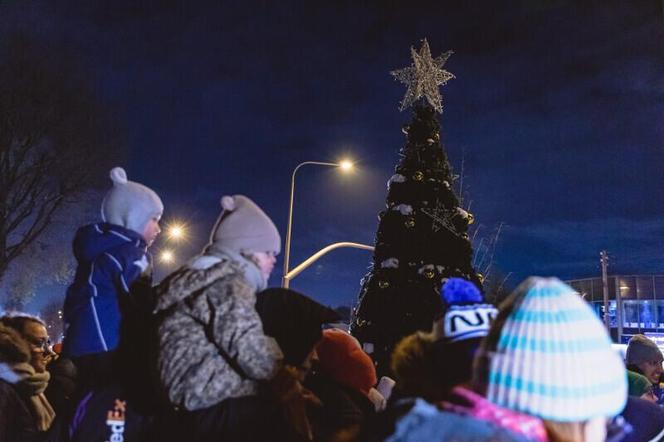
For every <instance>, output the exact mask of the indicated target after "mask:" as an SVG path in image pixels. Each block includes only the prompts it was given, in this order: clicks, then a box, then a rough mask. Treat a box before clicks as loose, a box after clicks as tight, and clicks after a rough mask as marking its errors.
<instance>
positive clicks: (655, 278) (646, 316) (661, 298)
mask: <svg viewBox="0 0 664 442" xmlns="http://www.w3.org/2000/svg"><path fill="white" fill-rule="evenodd" d="M566 282H567V283H568V284H569V285H571V286H572V287H574V289H576V290H577V291H578V292H579V293H580V294H581V296H582V297H583V298H584V299H585V300H586V301H588V303H589V304H590V305H591V306H592V307H593V310H595V312H596V313H597V315H598V316H599V317H600V319H602V320H604V298H603V295H602V278H601V277H597V278H586V279H573V280H569V281H566ZM608 289H609V290H608V292H609V309H608V315H609V327H610V329H611V337H612V338H613V340H614V342H618V343H626V342H627V341H628V340H629V338H631V337H632V336H633V335H635V334H637V333H642V334H645V335H647V336H648V337H651V338H652V339H653V340H655V341H656V342H657V343H658V344H660V345H664V275H612V276H609V277H608ZM616 294H619V296H616Z"/></svg>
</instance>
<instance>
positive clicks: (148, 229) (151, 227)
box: [143, 216, 161, 247]
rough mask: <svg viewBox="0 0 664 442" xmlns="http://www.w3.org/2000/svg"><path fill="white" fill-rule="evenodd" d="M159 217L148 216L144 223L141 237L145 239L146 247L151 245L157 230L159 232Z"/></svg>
mask: <svg viewBox="0 0 664 442" xmlns="http://www.w3.org/2000/svg"><path fill="white" fill-rule="evenodd" d="M159 218H160V217H158V216H155V217H152V218H150V221H148V223H147V224H146V225H145V229H143V238H144V239H145V242H147V243H148V247H150V246H151V245H152V243H153V242H154V240H155V239H157V235H159V232H161V227H159Z"/></svg>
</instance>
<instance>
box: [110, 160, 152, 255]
mask: <svg viewBox="0 0 664 442" xmlns="http://www.w3.org/2000/svg"><path fill="white" fill-rule="evenodd" d="M110 176H111V180H112V181H113V187H112V188H111V189H110V190H109V191H108V192H107V193H106V196H105V197H104V200H103V201H102V203H101V217H102V219H103V220H104V221H105V222H107V223H111V224H115V225H118V226H122V227H124V228H126V229H129V230H133V231H134V232H137V233H139V234H141V235H142V236H143V238H144V239H145V241H146V242H147V243H148V245H150V244H152V242H153V241H154V240H155V239H156V237H157V235H158V234H159V232H161V229H160V228H159V220H160V219H161V215H162V213H163V212H164V204H163V203H162V202H161V199H160V198H159V196H158V195H157V194H156V193H155V192H154V191H153V190H152V189H150V188H149V187H147V186H144V185H143V184H140V183H137V182H134V181H129V180H128V179H127V173H126V172H125V170H124V169H123V168H122V167H114V168H113V169H111V172H110Z"/></svg>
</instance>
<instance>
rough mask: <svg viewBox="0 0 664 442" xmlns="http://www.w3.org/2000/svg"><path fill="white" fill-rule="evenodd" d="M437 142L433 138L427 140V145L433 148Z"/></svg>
mask: <svg viewBox="0 0 664 442" xmlns="http://www.w3.org/2000/svg"><path fill="white" fill-rule="evenodd" d="M435 142H436V141H435V140H434V139H433V138H427V144H428V145H429V146H431V145H432V144H433V143H435Z"/></svg>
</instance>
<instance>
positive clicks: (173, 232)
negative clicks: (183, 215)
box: [166, 223, 187, 241]
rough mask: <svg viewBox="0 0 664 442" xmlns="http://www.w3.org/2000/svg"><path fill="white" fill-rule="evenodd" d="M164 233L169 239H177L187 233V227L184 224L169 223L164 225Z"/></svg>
mask: <svg viewBox="0 0 664 442" xmlns="http://www.w3.org/2000/svg"><path fill="white" fill-rule="evenodd" d="M166 235H167V236H168V239H170V240H173V241H179V240H181V239H184V238H185V236H186V235H187V229H186V227H185V225H184V224H181V223H171V224H169V225H168V226H166Z"/></svg>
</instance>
